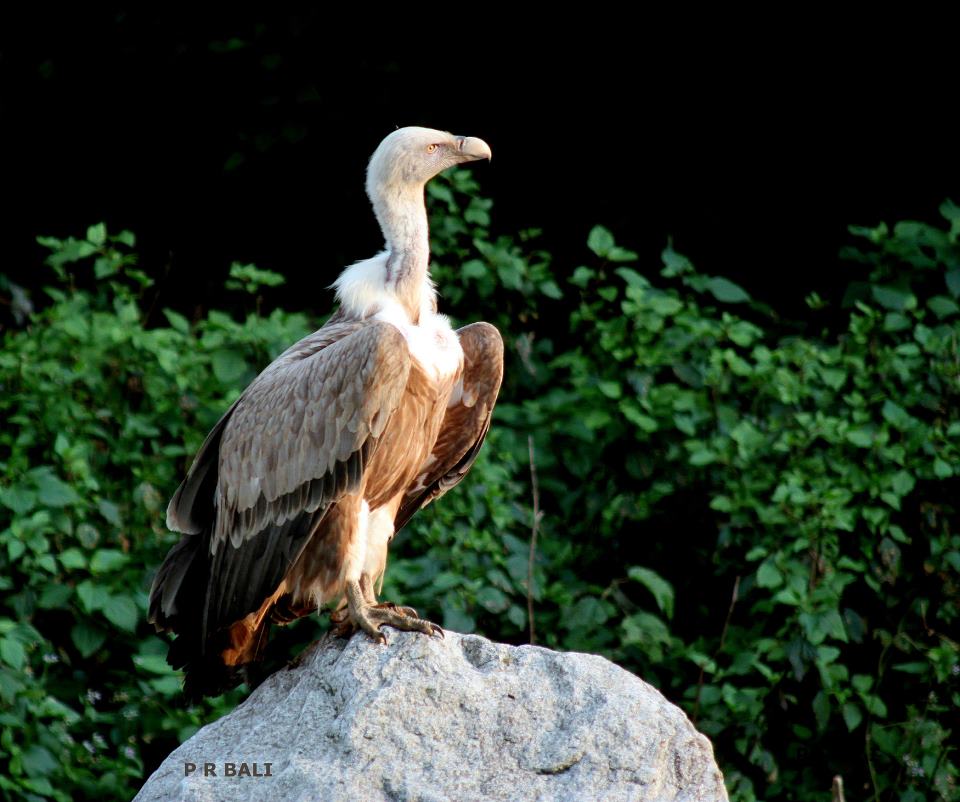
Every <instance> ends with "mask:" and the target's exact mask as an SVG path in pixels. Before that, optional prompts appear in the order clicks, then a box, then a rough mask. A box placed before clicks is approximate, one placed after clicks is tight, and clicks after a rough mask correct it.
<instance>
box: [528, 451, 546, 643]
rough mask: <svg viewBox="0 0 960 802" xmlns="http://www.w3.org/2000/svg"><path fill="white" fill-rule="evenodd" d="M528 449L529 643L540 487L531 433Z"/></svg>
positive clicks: (534, 639)
mask: <svg viewBox="0 0 960 802" xmlns="http://www.w3.org/2000/svg"><path fill="white" fill-rule="evenodd" d="M527 446H528V448H529V450H530V486H531V488H532V489H533V523H532V524H531V527H530V557H529V559H528V560H527V624H528V626H529V628H530V643H536V642H537V633H536V631H535V630H534V626H533V562H534V560H535V559H536V556H537V532H539V530H540V519H541V518H542V517H543V512H541V510H540V489H539V487H538V485H537V465H536V462H535V461H534V459H533V435H527Z"/></svg>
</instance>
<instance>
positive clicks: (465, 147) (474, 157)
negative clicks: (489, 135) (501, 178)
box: [457, 136, 493, 162]
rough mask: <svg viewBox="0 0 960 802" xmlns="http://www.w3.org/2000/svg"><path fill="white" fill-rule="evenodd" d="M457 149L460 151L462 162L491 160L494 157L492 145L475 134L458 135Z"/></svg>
mask: <svg viewBox="0 0 960 802" xmlns="http://www.w3.org/2000/svg"><path fill="white" fill-rule="evenodd" d="M457 150H458V151H459V152H460V157H461V158H460V161H461V162H475V161H479V160H480V159H486V160H487V161H490V160H491V159H492V158H493V153H492V151H491V150H490V146H489V145H488V144H487V143H486V142H484V141H483V140H482V139H478V138H477V137H475V136H458V137H457Z"/></svg>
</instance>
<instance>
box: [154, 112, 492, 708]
mask: <svg viewBox="0 0 960 802" xmlns="http://www.w3.org/2000/svg"><path fill="white" fill-rule="evenodd" d="M490 157H491V152H490V147H489V146H488V145H487V144H486V142H484V141H483V140H482V139H478V138H476V137H463V136H454V135H452V134H449V133H446V132H443V131H435V130H432V129H429V128H419V127H410V128H401V129H398V130H396V131H393V132H392V133H391V134H389V135H388V136H387V137H386V138H385V139H384V140H383V141H382V142H381V143H380V145H379V146H378V147H377V149H376V151H375V152H374V154H373V156H372V157H371V159H370V162H369V165H368V168H367V180H366V190H367V195H368V196H369V198H370V201H371V203H372V205H373V211H374V213H375V215H376V218H377V221H378V222H379V224H380V228H381V229H382V231H383V237H384V240H385V247H384V250H383V251H381V252H380V253H379V254H377V255H376V256H374V257H373V258H372V259H367V260H365V261H361V262H358V263H356V264H354V265H352V266H350V267H348V268H347V269H346V270H344V271H343V272H342V273H341V274H340V277H339V278H338V279H337V280H336V282H334V285H333V286H334V288H335V289H336V298H337V301H338V307H337V308H336V310H335V311H334V313H333V315H332V316H331V317H330V318H329V320H328V321H327V323H326V324H325V325H324V326H323V327H322V328H320V329H319V330H318V331H315V332H314V333H313V334H310V335H308V336H306V337H304V338H303V339H302V340H300V341H299V342H297V343H295V344H294V345H292V346H290V347H289V348H288V349H287V350H286V351H284V352H283V353H282V354H281V355H280V356H279V357H277V359H275V360H274V361H273V362H272V363H271V364H270V365H268V366H267V367H266V368H265V369H264V370H263V372H262V373H260V375H259V376H257V378H256V379H254V380H253V382H252V383H251V384H250V386H249V387H247V388H246V390H244V391H243V393H242V394H241V395H240V397H239V398H238V399H237V401H236V402H235V403H234V404H233V406H231V407H230V409H228V410H227V412H226V413H225V414H224V416H223V417H222V418H221V419H220V421H219V422H218V423H217V424H216V426H214V427H213V430H212V431H211V432H210V433H209V434H208V435H207V437H206V439H205V440H204V442H203V444H202V445H201V446H200V450H199V451H198V452H197V454H196V457H195V458H194V460H193V464H192V465H191V467H190V469H189V471H188V472H187V475H186V477H185V478H184V480H183V482H182V483H181V484H180V486H179V488H178V489H177V491H176V492H175V493H174V495H173V498H172V499H171V500H170V504H169V506H168V508H167V526H168V527H169V528H170V529H171V530H173V531H175V532H180V533H182V537H181V539H180V541H179V542H178V543H177V544H176V545H175V546H173V548H172V549H171V550H170V552H169V553H168V554H167V556H166V558H165V559H164V561H163V563H162V565H161V566H160V568H159V569H158V571H157V574H156V578H155V580H154V582H153V587H152V588H151V591H150V606H149V620H150V621H151V622H152V623H153V624H154V625H155V626H156V627H157V629H158V630H161V631H168V632H173V633H175V634H176V639H175V640H174V641H173V643H172V644H171V646H170V651H169V654H168V660H169V662H170V664H171V665H172V666H173V667H175V668H183V669H185V679H184V692H185V694H186V695H187V697H188V698H191V699H196V698H199V697H201V696H204V695H215V694H217V693H221V692H223V691H225V690H227V689H229V688H231V687H234V686H235V685H237V684H239V683H240V682H241V681H242V680H243V677H244V675H245V670H244V669H245V667H248V666H249V665H250V664H251V663H253V662H255V661H257V660H258V659H261V658H262V653H263V649H264V646H265V644H266V640H267V634H268V630H269V629H270V626H271V624H286V623H289V622H290V621H293V620H294V619H296V618H299V617H301V616H305V615H309V614H310V613H313V612H316V611H318V610H319V609H320V608H321V607H322V606H323V605H326V604H328V603H332V604H334V605H336V610H335V611H334V612H333V613H332V618H333V620H334V624H335V632H337V634H341V635H347V634H352V633H354V632H356V631H357V630H363V632H365V633H366V634H367V635H369V636H370V637H371V638H373V639H374V640H375V641H378V642H382V643H385V642H386V638H385V636H384V633H383V632H382V627H383V626H385V625H386V626H390V627H394V628H396V629H400V630H411V631H417V632H422V633H425V634H426V635H428V636H429V635H433V634H438V635H442V630H441V629H440V627H438V626H437V625H436V624H433V623H431V622H429V621H427V620H424V619H422V618H420V617H419V616H418V615H417V613H416V611H414V610H413V609H412V608H409V607H404V606H400V605H397V604H394V603H392V602H381V601H378V599H377V593H378V592H379V589H380V587H381V583H382V579H383V575H384V571H385V569H386V563H387V548H388V545H389V543H390V541H391V539H392V538H393V536H394V534H395V533H396V531H397V530H398V529H400V528H401V527H402V526H403V525H404V524H406V523H407V521H409V520H410V517H411V516H412V515H413V514H414V513H416V512H417V510H419V509H420V508H421V507H423V506H424V505H426V504H429V503H430V502H431V501H433V500H434V499H436V498H439V497H440V496H442V495H443V494H444V493H445V492H446V491H447V490H449V489H450V488H451V487H453V486H454V485H456V484H457V483H458V482H459V481H460V480H461V479H463V477H464V475H465V474H466V473H467V471H468V470H470V467H471V466H472V464H473V462H474V460H475V459H476V457H477V454H478V452H479V450H480V447H481V445H482V444H483V440H484V438H485V437H486V434H487V430H488V429H489V427H490V416H491V413H492V411H493V406H494V403H495V402H496V398H497V393H498V392H499V389H500V382H501V379H502V377H503V340H502V339H501V337H500V334H499V332H498V331H497V329H496V328H495V327H493V326H491V325H490V324H488V323H474V324H472V325H469V326H465V327H464V328H461V329H457V330H456V331H454V330H453V329H452V327H451V326H450V323H449V321H448V320H447V318H446V317H445V316H443V315H441V314H438V311H437V294H436V292H435V290H434V286H433V283H432V282H431V280H430V272H429V261H430V244H429V236H428V228H427V212H426V206H425V204H424V187H425V186H426V183H427V182H428V181H429V180H430V179H431V178H433V177H434V176H435V175H437V174H438V173H440V172H441V171H442V170H445V169H447V168H449V167H452V166H454V165H457V164H463V163H466V162H473V161H478V160H481V159H487V160H489V159H490Z"/></svg>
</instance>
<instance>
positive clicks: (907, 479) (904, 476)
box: [890, 471, 917, 496]
mask: <svg viewBox="0 0 960 802" xmlns="http://www.w3.org/2000/svg"><path fill="white" fill-rule="evenodd" d="M916 484H917V480H916V479H914V478H913V476H911V475H910V474H909V473H907V472H906V471H897V472H896V473H895V474H894V475H893V477H892V478H891V480H890V486H891V487H892V488H893V492H894V493H896V494H897V495H898V496H905V495H907V494H908V493H909V492H910V491H911V490H913V488H914V486H915V485H916Z"/></svg>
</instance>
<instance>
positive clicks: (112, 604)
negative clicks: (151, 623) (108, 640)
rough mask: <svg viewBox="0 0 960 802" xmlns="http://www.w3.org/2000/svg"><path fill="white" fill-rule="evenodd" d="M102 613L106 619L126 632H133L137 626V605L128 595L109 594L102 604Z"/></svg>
mask: <svg viewBox="0 0 960 802" xmlns="http://www.w3.org/2000/svg"><path fill="white" fill-rule="evenodd" d="M103 614H104V615H105V616H106V617H107V620H108V621H110V622H111V623H113V624H116V625H117V626H118V627H120V629H124V630H126V631H127V632H133V631H134V630H135V629H136V628H137V618H138V610H137V605H136V602H134V600H133V599H131V598H130V597H129V596H126V595H122V594H121V595H117V596H110V597H109V598H108V599H107V602H106V603H105V604H104V606H103Z"/></svg>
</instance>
